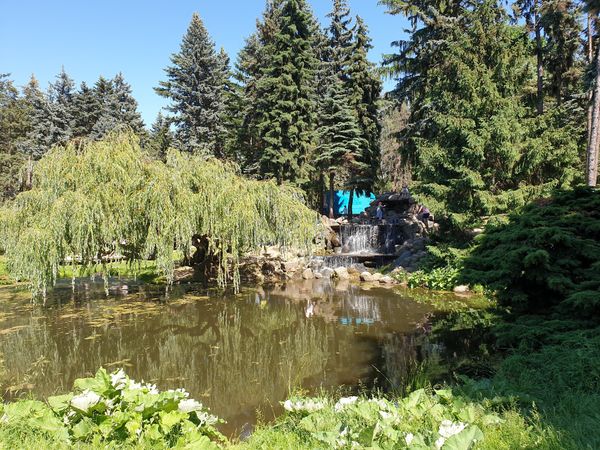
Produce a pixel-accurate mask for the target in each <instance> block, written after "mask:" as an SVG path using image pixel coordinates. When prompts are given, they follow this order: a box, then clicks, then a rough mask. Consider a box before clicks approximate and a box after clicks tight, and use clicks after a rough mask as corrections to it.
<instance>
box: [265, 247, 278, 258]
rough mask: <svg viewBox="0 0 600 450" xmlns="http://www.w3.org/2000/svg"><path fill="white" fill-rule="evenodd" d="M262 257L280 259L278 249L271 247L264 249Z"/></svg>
mask: <svg viewBox="0 0 600 450" xmlns="http://www.w3.org/2000/svg"><path fill="white" fill-rule="evenodd" d="M263 256H265V257H266V258H280V257H281V252H280V251H279V248H277V247H275V246H271V247H267V248H266V249H265V252H264V253H263Z"/></svg>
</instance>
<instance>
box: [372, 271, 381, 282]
mask: <svg viewBox="0 0 600 450" xmlns="http://www.w3.org/2000/svg"><path fill="white" fill-rule="evenodd" d="M371 278H372V280H373V281H381V279H382V278H383V275H382V274H381V273H379V272H375V273H374V274H373V275H371Z"/></svg>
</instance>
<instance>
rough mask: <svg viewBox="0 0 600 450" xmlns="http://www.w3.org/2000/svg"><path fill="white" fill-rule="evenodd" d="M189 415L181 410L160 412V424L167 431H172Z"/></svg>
mask: <svg viewBox="0 0 600 450" xmlns="http://www.w3.org/2000/svg"><path fill="white" fill-rule="evenodd" d="M187 417H188V415H187V414H186V413H182V412H180V411H171V412H168V413H161V414H160V426H161V427H162V428H163V430H165V432H166V433H169V432H170V431H171V428H173V427H174V426H175V425H177V424H179V423H181V421H182V420H185V419H187Z"/></svg>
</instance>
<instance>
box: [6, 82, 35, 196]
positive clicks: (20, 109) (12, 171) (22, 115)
mask: <svg viewBox="0 0 600 450" xmlns="http://www.w3.org/2000/svg"><path fill="white" fill-rule="evenodd" d="M8 77H9V75H8V74H0V203H2V201H3V200H5V199H8V198H12V197H14V195H15V194H16V193H17V191H18V189H19V178H20V175H21V168H22V166H23V163H24V160H23V156H22V155H21V154H20V153H19V152H18V151H17V146H18V143H19V141H20V140H21V139H23V138H24V136H25V135H26V133H27V129H28V126H29V117H28V113H29V111H28V107H27V104H26V103H25V101H24V99H22V98H21V97H20V96H19V91H18V90H17V88H16V87H15V86H14V84H13V82H12V80H10V79H9V78H8Z"/></svg>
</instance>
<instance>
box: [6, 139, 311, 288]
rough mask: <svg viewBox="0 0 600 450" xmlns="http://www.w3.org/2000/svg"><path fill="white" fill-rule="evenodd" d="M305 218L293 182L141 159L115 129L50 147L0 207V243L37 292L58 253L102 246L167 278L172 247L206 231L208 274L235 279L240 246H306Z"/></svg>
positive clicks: (90, 260)
mask: <svg viewBox="0 0 600 450" xmlns="http://www.w3.org/2000/svg"><path fill="white" fill-rule="evenodd" d="M315 226H316V220H315V216H314V213H313V212H311V211H310V210H309V209H308V208H307V207H305V206H304V205H303V204H302V202H301V194H300V193H299V192H298V191H296V190H293V189H291V188H282V187H279V186H277V185H275V184H274V183H272V182H259V181H251V180H246V179H244V178H241V177H239V176H238V175H237V174H236V172H235V170H233V168H232V167H231V166H229V165H227V164H224V163H222V162H220V161H218V160H215V159H204V158H202V157H201V156H190V155H185V154H180V153H178V152H176V151H171V152H170V153H169V154H168V156H167V163H166V164H165V163H162V162H160V161H156V160H153V159H151V158H149V157H148V156H147V155H146V154H145V153H144V152H143V151H142V150H141V148H140V145H139V140H138V138H137V137H135V136H134V135H132V134H116V135H111V136H110V137H109V138H108V139H106V140H103V141H97V142H86V143H84V144H83V145H77V144H74V143H72V144H69V145H67V146H66V147H64V148H63V147H56V148H54V149H53V150H52V151H51V152H49V153H48V154H47V155H46V156H45V157H44V158H43V159H42V160H40V162H39V163H38V166H37V169H36V175H35V179H34V183H33V188H32V190H30V191H28V192H23V193H21V194H19V195H18V196H17V198H16V199H15V200H14V202H12V203H11V204H9V205H7V206H6V207H5V208H4V209H3V210H2V214H1V215H0V243H1V245H2V247H3V248H4V249H5V250H6V256H7V258H8V261H9V269H10V271H11V274H12V275H13V276H14V277H16V278H19V279H25V280H29V282H30V283H31V287H32V289H33V290H34V292H35V293H42V294H43V293H44V292H45V291H46V289H47V288H48V287H50V286H52V285H53V283H54V282H55V280H56V277H57V273H58V269H59V266H60V265H61V264H63V263H64V262H65V261H66V260H67V259H71V260H72V261H73V262H75V261H79V262H81V263H82V264H83V265H85V266H89V265H95V264H101V263H102V262H103V259H102V258H103V257H105V256H107V255H111V254H119V255H124V256H125V257H126V258H127V259H128V260H136V259H142V258H149V257H154V258H156V262H157V267H158V269H159V270H160V271H161V272H162V273H164V274H165V275H166V276H167V279H169V280H170V279H171V277H172V273H173V269H174V263H175V261H174V256H173V249H174V247H175V248H177V249H179V250H181V251H183V253H184V254H186V255H189V254H190V253H191V238H192V236H194V235H199V236H206V237H207V238H208V242H209V248H208V253H209V254H211V255H213V256H214V257H215V258H216V260H215V261H216V262H217V263H218V264H217V270H218V281H219V282H220V283H221V284H222V285H224V284H226V283H227V282H231V281H232V282H233V284H234V286H237V284H238V282H239V279H238V275H237V271H236V270H235V269H236V267H237V263H238V260H239V257H240V256H241V255H242V254H243V253H244V252H247V251H250V250H253V249H257V248H259V247H260V246H261V245H273V244H278V245H281V246H284V247H285V246H291V245H296V246H302V247H304V248H308V246H309V245H310V242H311V239H312V238H313V237H314V236H315ZM232 269H233V270H232Z"/></svg>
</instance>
